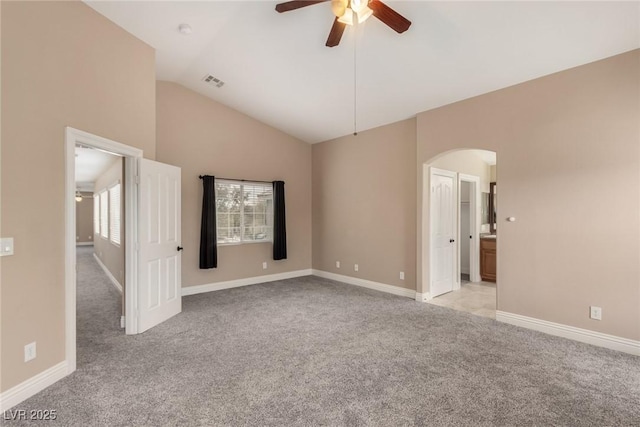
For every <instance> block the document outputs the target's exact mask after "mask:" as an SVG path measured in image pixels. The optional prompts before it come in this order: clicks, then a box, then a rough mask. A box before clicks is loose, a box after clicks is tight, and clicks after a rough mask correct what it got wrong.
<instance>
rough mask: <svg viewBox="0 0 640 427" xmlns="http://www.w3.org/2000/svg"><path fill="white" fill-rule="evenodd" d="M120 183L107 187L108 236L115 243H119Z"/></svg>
mask: <svg viewBox="0 0 640 427" xmlns="http://www.w3.org/2000/svg"><path fill="white" fill-rule="evenodd" d="M120 218H121V204H120V184H116V185H114V186H113V187H111V188H110V189H109V238H110V239H111V241H112V242H113V243H115V244H116V245H119V244H120Z"/></svg>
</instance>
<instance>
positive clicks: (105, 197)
mask: <svg viewBox="0 0 640 427" xmlns="http://www.w3.org/2000/svg"><path fill="white" fill-rule="evenodd" d="M100 235H101V236H102V237H104V238H105V239H106V238H108V237H109V193H107V191H106V190H103V191H102V192H101V193H100Z"/></svg>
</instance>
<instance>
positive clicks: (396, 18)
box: [369, 0, 411, 33]
mask: <svg viewBox="0 0 640 427" xmlns="http://www.w3.org/2000/svg"><path fill="white" fill-rule="evenodd" d="M369 8H370V9H371V10H373V16H375V17H376V18H378V19H379V20H381V21H382V22H384V23H385V24H387V25H388V26H389V27H390V28H391V29H392V30H394V31H396V32H397V33H404V32H405V31H407V30H408V29H409V27H410V26H411V21H409V20H408V19H407V18H405V17H404V16H402V15H400V14H399V13H398V12H396V11H395V10H393V9H391V8H390V7H389V6H387V5H386V4H384V3H382V2H381V1H380V0H370V1H369Z"/></svg>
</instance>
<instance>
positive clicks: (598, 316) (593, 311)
mask: <svg viewBox="0 0 640 427" xmlns="http://www.w3.org/2000/svg"><path fill="white" fill-rule="evenodd" d="M589 309H590V313H589V317H590V318H592V319H593V320H602V308H601V307H596V306H595V305H592V306H591V307H589Z"/></svg>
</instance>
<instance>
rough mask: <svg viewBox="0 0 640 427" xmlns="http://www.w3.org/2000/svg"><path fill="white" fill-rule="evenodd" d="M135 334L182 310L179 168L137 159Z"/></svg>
mask: <svg viewBox="0 0 640 427" xmlns="http://www.w3.org/2000/svg"><path fill="white" fill-rule="evenodd" d="M139 176H140V186H139V193H138V194H139V195H140V201H139V204H138V238H139V251H138V271H139V282H138V333H140V332H144V331H146V330H147V329H149V328H152V327H153V326H156V325H157V324H159V323H162V322H164V321H165V320H167V319H169V318H170V317H172V316H175V315H176V314H178V313H180V311H181V310H182V295H181V290H182V289H181V287H182V285H181V280H180V275H181V271H180V270H181V261H182V257H181V249H182V248H181V247H180V242H181V235H180V225H181V220H180V208H181V201H180V168H178V167H175V166H171V165H166V164H164V163H158V162H154V161H151V160H147V159H140V167H139Z"/></svg>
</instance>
